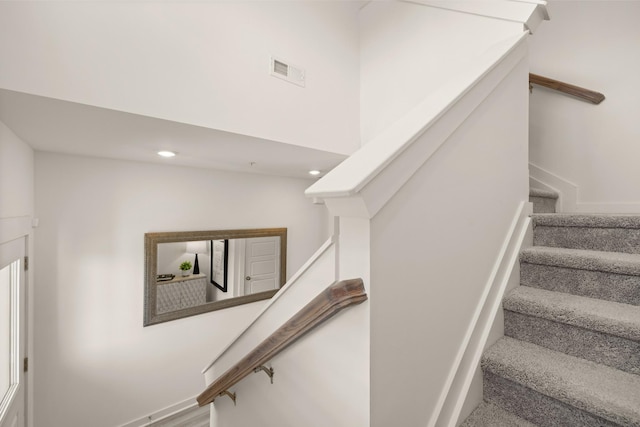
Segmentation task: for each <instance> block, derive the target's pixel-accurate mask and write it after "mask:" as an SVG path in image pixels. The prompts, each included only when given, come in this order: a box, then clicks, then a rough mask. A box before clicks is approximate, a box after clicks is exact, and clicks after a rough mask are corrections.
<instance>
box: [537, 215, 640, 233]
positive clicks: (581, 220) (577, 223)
mask: <svg viewBox="0 0 640 427" xmlns="http://www.w3.org/2000/svg"><path fill="white" fill-rule="evenodd" d="M531 219H532V220H533V226H534V227H536V226H548V227H588V228H630V229H634V228H640V215H625V214H558V213H540V214H533V215H531Z"/></svg>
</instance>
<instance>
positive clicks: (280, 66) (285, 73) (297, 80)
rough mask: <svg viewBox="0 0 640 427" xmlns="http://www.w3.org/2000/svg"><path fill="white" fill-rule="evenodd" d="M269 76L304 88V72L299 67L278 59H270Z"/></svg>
mask: <svg viewBox="0 0 640 427" xmlns="http://www.w3.org/2000/svg"><path fill="white" fill-rule="evenodd" d="M269 74H271V75H272V76H273V77H277V78H279V79H282V80H286V81H288V82H289V83H293V84H294V85H298V86H301V87H304V86H305V80H304V74H305V72H304V70H303V69H302V68H300V67H297V66H295V65H292V64H291V63H290V62H289V61H284V60H282V59H280V58H275V57H273V56H272V57H271V64H270V68H269Z"/></svg>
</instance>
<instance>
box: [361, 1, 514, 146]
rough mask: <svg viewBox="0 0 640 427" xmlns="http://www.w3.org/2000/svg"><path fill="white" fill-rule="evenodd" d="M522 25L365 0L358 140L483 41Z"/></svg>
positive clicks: (437, 82) (412, 102)
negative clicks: (366, 0)
mask: <svg viewBox="0 0 640 427" xmlns="http://www.w3.org/2000/svg"><path fill="white" fill-rule="evenodd" d="M520 33H522V24H521V23H518V22H508V21H502V20H497V19H490V18H486V17H482V16H476V15H471V14H464V13H458V12H453V11H449V10H443V9H438V8H434V7H429V6H423V5H418V4H413V3H405V2H370V3H368V4H367V5H366V6H365V7H364V8H363V9H362V11H361V13H360V103H361V104H360V120H361V124H360V129H361V135H362V141H363V143H366V142H368V141H369V140H370V139H372V138H373V137H375V136H377V135H378V134H379V133H380V132H381V131H382V130H384V129H385V128H386V127H387V126H389V125H390V124H392V123H393V122H395V121H396V120H398V119H399V118H401V117H402V116H404V115H405V114H406V113H407V112H408V111H410V110H411V109H412V108H413V107H415V106H416V105H417V104H418V103H420V102H421V101H423V100H424V99H425V98H426V97H427V96H428V95H429V94H430V93H432V92H434V91H435V90H436V89H438V88H439V87H440V86H441V85H442V84H443V83H444V82H445V81H446V80H448V79H449V78H451V76H452V74H454V73H456V72H458V71H459V70H460V69H462V68H464V65H465V64H468V63H469V62H470V61H471V60H472V59H473V58H474V57H477V56H478V55H480V54H481V53H483V52H484V51H485V50H486V49H487V47H488V46H490V45H491V44H493V43H496V42H498V41H500V40H503V39H505V38H507V37H509V36H513V35H517V34H520Z"/></svg>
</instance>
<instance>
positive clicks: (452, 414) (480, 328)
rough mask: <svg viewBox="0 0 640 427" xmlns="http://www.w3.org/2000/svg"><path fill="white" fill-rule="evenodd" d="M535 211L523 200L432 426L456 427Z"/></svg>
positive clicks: (486, 286)
mask: <svg viewBox="0 0 640 427" xmlns="http://www.w3.org/2000/svg"><path fill="white" fill-rule="evenodd" d="M532 212H533V205H532V204H531V203H529V202H521V203H520V205H519V207H518V209H517V211H516V214H515V215H514V218H513V220H512V222H511V226H510V228H509V233H508V234H507V237H506V238H505V240H504V242H503V244H502V248H501V250H500V253H499V254H498V257H497V259H496V262H495V264H494V266H493V269H492V271H491V275H490V276H489V279H488V280H487V282H486V284H485V288H484V291H483V294H482V297H481V299H480V301H479V304H478V306H477V308H476V312H475V313H474V317H473V320H472V322H471V324H470V325H469V328H468V329H467V334H466V336H465V339H464V341H463V344H462V346H461V348H460V351H459V352H458V357H457V358H456V360H458V363H457V364H454V366H453V368H452V369H451V371H450V373H449V376H448V379H447V383H446V384H447V386H445V389H444V390H443V391H442V393H441V395H440V399H439V400H438V406H437V408H439V410H436V412H435V413H434V415H433V416H432V417H431V419H430V420H429V423H428V425H429V426H430V427H433V426H437V427H445V426H446V427H455V426H456V424H457V422H458V419H459V418H460V413H461V411H462V408H463V405H464V402H465V399H466V396H467V392H468V391H469V387H470V386H471V382H472V381H473V377H474V374H475V372H476V369H477V367H478V364H479V363H480V358H481V357H482V353H483V351H484V348H485V344H486V342H487V339H488V338H489V333H490V332H491V328H492V326H493V323H494V319H495V317H496V313H497V312H498V310H499V309H500V306H501V303H502V298H503V295H504V293H505V289H506V288H507V284H508V283H509V279H510V277H511V272H512V270H513V268H514V266H515V265H516V264H517V262H518V256H519V254H520V248H521V246H522V244H523V241H524V239H525V236H526V233H527V229H528V227H529V224H530V222H531V219H530V218H529V217H530V215H531V213H532Z"/></svg>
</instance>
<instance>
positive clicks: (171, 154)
mask: <svg viewBox="0 0 640 427" xmlns="http://www.w3.org/2000/svg"><path fill="white" fill-rule="evenodd" d="M175 155H176V153H174V152H173V151H158V156H162V157H174V156H175Z"/></svg>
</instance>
